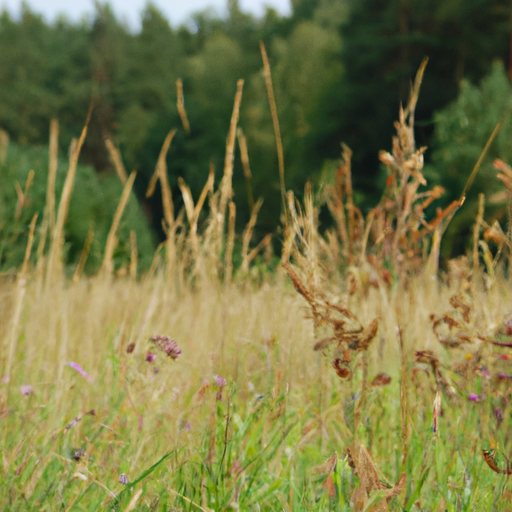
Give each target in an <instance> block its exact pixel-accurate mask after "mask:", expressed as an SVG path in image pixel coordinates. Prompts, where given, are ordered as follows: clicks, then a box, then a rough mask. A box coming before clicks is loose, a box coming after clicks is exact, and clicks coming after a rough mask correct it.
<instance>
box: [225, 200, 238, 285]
mask: <svg viewBox="0 0 512 512" xmlns="http://www.w3.org/2000/svg"><path fill="white" fill-rule="evenodd" d="M235 218H236V206H235V203H234V202H233V201H230V202H229V218H228V238H227V242H226V262H225V265H226V280H227V281H228V282H229V281H230V280H231V277H232V276H233V247H234V245H235Z"/></svg>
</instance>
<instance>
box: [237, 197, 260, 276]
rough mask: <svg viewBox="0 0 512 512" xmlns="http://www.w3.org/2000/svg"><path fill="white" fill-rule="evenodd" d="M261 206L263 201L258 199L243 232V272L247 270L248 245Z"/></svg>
mask: <svg viewBox="0 0 512 512" xmlns="http://www.w3.org/2000/svg"><path fill="white" fill-rule="evenodd" d="M262 204H263V200H262V199H259V200H258V202H257V203H256V204H255V205H254V208H253V210H252V213H251V218H250V219H249V222H248V223H247V226H246V228H245V230H244V236H243V241H242V269H243V271H244V272H245V271H247V270H249V262H248V259H247V257H248V254H249V244H250V243H251V238H252V232H253V231H254V226H255V225H256V220H257V218H258V212H259V211H260V208H261V205H262Z"/></svg>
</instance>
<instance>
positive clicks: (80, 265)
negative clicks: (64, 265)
mask: <svg viewBox="0 0 512 512" xmlns="http://www.w3.org/2000/svg"><path fill="white" fill-rule="evenodd" d="M93 240H94V229H93V228H92V226H91V227H90V229H89V232H88V233H87V238H86V239H85V243H84V248H83V249H82V253H81V254H80V259H79V260H78V265H77V266H76V270H75V273H74V274H73V282H75V283H77V282H78V281H79V280H80V277H81V276H82V272H83V271H84V267H85V263H86V261H87V258H88V257H89V252H90V250H91V246H92V241H93Z"/></svg>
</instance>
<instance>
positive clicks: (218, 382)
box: [213, 375, 227, 401]
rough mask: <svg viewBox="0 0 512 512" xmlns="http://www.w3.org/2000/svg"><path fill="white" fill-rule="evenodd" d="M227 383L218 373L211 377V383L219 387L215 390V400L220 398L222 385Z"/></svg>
mask: <svg viewBox="0 0 512 512" xmlns="http://www.w3.org/2000/svg"><path fill="white" fill-rule="evenodd" d="M226 384H227V382H226V379H224V378H223V377H221V376H220V375H215V376H214V377H213V385H214V386H216V387H218V388H219V391H217V400H218V401H220V400H222V390H223V389H224V386H225V385H226Z"/></svg>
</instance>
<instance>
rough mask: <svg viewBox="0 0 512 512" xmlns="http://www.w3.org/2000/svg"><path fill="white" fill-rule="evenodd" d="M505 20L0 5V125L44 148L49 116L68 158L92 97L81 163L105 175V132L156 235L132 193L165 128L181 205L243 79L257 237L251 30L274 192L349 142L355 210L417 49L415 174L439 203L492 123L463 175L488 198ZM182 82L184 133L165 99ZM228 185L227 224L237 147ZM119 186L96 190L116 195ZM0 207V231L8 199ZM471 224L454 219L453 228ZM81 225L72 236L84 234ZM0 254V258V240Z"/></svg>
mask: <svg viewBox="0 0 512 512" xmlns="http://www.w3.org/2000/svg"><path fill="white" fill-rule="evenodd" d="M511 26H512V5H511V3H510V0H442V1H441V0H435V1H431V0H292V13H291V15H290V16H288V17H283V16H281V15H279V14H278V13H277V12H276V11H275V10H273V9H270V8H267V10H266V13H265V15H264V16H263V17H262V18H255V17H254V16H252V15H249V14H247V13H244V12H242V11H241V9H240V7H239V4H238V2H237V0H228V15H227V17H226V18H217V17H214V16H212V14H211V13H210V12H209V11H204V12H199V13H197V14H195V15H194V16H193V17H192V21H191V22H190V23H188V24H186V25H184V26H179V27H172V26H171V24H170V23H169V21H168V20H167V19H166V18H165V17H164V16H163V15H162V13H161V12H159V10H158V9H157V8H156V7H155V6H154V5H153V4H151V3H148V4H147V6H146V8H145V10H144V11H143V13H142V25H141V29H140V31H137V32H135V31H133V30H131V29H130V28H129V27H128V26H126V25H125V24H123V23H121V22H120V21H119V20H118V19H116V17H115V16H114V14H113V12H112V10H111V9H110V8H109V6H108V4H101V3H96V7H95V13H94V15H93V16H92V17H91V18H90V19H89V20H88V21H83V22H81V23H72V22H69V21H67V20H66V19H65V18H61V19H58V20H57V21H55V22H52V23H47V22H45V21H44V20H43V19H42V17H41V16H40V15H39V14H37V13H35V12H32V11H31V10H30V9H29V8H28V7H26V6H24V7H23V8H22V13H21V16H20V17H19V18H17V19H14V18H13V17H12V16H11V15H10V14H9V13H7V12H5V11H4V12H3V13H2V14H1V16H0V86H1V94H0V127H1V128H2V129H3V130H5V132H6V133H7V134H8V135H9V137H10V140H11V145H15V146H16V149H17V151H18V152H20V151H21V152H23V150H24V149H23V148H25V149H26V151H27V152H28V151H29V149H30V150H32V149H33V148H36V149H37V148H38V147H39V148H42V147H45V146H47V144H48V133H49V124H50V120H51V119H52V118H56V119H58V121H59V123H60V147H61V153H62V155H63V157H64V156H65V155H66V154H67V148H68V147H69V145H70V144H71V141H72V139H73V138H75V137H78V135H79V134H80V131H81V129H82V126H83V123H84V120H85V117H86V114H87V111H88V107H89V104H90V103H91V100H92V102H93V110H92V118H91V122H90V129H89V134H88V136H87V139H86V142H85V146H84V149H83V151H82V156H81V161H82V163H83V164H87V165H89V166H90V168H92V169H94V171H95V172H96V174H98V176H100V177H101V176H108V175H109V174H113V172H114V171H113V165H112V163H111V161H110V159H109V154H108V152H107V150H106V147H105V143H104V140H105V138H107V137H109V138H111V139H112V140H113V141H114V142H115V143H116V144H117V145H118V146H119V148H120V150H121V153H122V156H123V159H124V162H125V165H126V167H127V168H128V169H130V170H131V169H136V170H137V171H138V175H137V179H136V182H135V189H136V192H137V196H138V197H139V200H140V203H141V204H142V206H143V211H144V212H145V214H146V217H147V219H148V223H149V224H150V225H151V226H152V228H151V229H152V231H153V235H152V237H153V240H154V241H156V240H157V239H158V237H161V236H162V233H161V231H160V219H161V217H162V213H161V210H160V208H161V206H160V205H161V200H160V198H159V197H158V193H157V194H156V195H155V196H154V197H153V199H151V200H146V199H145V197H144V194H145V191H146V188H147V186H148V183H149V180H150V178H151V176H152V174H153V172H154V168H155V164H156V161H157V159H158V154H159V152H160V148H161V146H162V143H163V140H164V139H165V136H166V134H167V133H168V132H169V130H171V129H173V128H177V129H178V131H177V134H176V136H175V139H174V140H173V142H172V146H171V148H170V151H169V153H168V157H167V165H168V173H169V182H170V185H171V187H172V189H173V191H174V192H175V195H176V197H175V199H176V203H177V205H178V206H179V205H180V197H181V196H180V194H179V188H178V186H177V182H178V178H179V177H183V178H184V180H185V181H186V182H187V183H188V184H189V186H190V187H191V190H192V193H193V195H194V197H197V195H198V194H199V192H200V190H201V188H202V186H203V185H204V183H205V181H206V178H207V175H208V171H209V168H210V166H211V165H213V166H214V168H215V169H216V177H217V178H219V176H220V174H221V172H222V165H223V159H224V151H225V143H226V135H227V132H228V128H229V122H230V116H231V111H232V108H233V98H234V95H235V91H236V84H237V80H239V79H243V80H244V89H243V99H242V106H241V115H240V123H239V124H240V127H241V130H242V132H243V134H244V135H245V137H246V140H247V147H248V154H249V159H250V167H251V169H252V183H251V187H252V194H253V196H254V197H255V198H260V197H261V198H263V199H264V207H263V209H262V211H261V212H260V215H259V220H258V227H257V233H260V234H264V233H268V232H274V231H275V230H276V227H277V226H278V224H279V216H280V200H281V199H280V189H279V173H278V161H277V153H276V149H275V147H276V146H275V139H274V132H273V127H272V117H271V112H270V109H269V103H268V100H267V91H266V87H265V79H264V74H263V66H262V56H261V53H260V41H261V42H263V43H264V45H265V48H266V50H267V53H268V56H269V59H270V65H271V69H272V78H273V85H274V92H275V98H276V104H277V110H278V115H279V122H280V128H281V133H282V137H283V148H284V162H285V179H286V187H287V188H289V189H292V190H294V191H295V192H296V194H297V195H298V196H299V197H300V194H301V191H302V190H303V188H304V184H305V183H306V181H308V180H309V181H311V182H312V183H313V184H314V185H315V186H320V184H321V183H322V182H328V181H329V180H331V179H332V176H333V172H334V169H335V168H336V165H337V160H338V158H339V155H340V143H345V144H347V145H348V146H349V147H350V148H351V149H352V151H353V154H354V156H353V173H354V183H355V189H356V190H357V193H358V195H357V196H356V198H357V200H358V202H359V206H361V207H363V208H365V207H367V206H368V205H370V204H373V203H374V202H375V199H376V198H377V197H378V195H379V194H380V191H381V190H382V185H383V183H385V173H384V172H383V170H382V169H381V167H380V165H379V160H378V151H379V150H380V149H389V148H390V146H391V137H392V136H393V134H394V127H393V122H394V120H395V119H396V117H397V113H398V108H399V105H400V102H405V101H406V99H407V96H408V93H409V89H410V82H411V80H412V78H413V77H414V74H415V71H416V69H417V68H418V66H419V64H420V63H421V61H422V60H423V58H424V57H428V58H429V63H428V66H427V70H426V73H425V79H424V83H423V86H422V91H421V96H420V101H419V104H418V110H417V114H416V138H417V143H418V145H421V146H423V145H426V146H429V150H428V151H427V153H426V158H427V162H428V163H429V166H428V169H427V178H429V179H430V180H433V181H434V182H435V183H439V184H441V185H443V186H445V187H446V188H447V189H448V190H449V193H448V194H447V198H446V201H448V200H450V193H451V194H453V196H457V194H460V192H461V190H462V188H463V186H464V183H465V181H466V180H467V177H468V175H469V174H470V172H471V169H472V167H473V165H474V164H475V162H476V160H477V159H478V155H479V154H480V152H481V150H482V148H483V147H484V146H485V143H486V141H487V139H488V137H489V136H490V134H491V132H492V130H493V128H494V126H495V125H496V123H497V122H498V121H499V120H500V119H501V120H502V128H501V131H500V133H499V135H498V137H497V139H496V141H495V143H494V144H493V146H492V148H491V150H490V151H489V154H488V159H487V163H486V165H487V167H486V165H484V166H483V168H482V171H481V173H480V175H479V179H477V182H476V186H475V194H476V192H477V191H481V190H484V191H485V192H488V193H491V192H495V191H496V190H497V189H498V188H499V182H498V180H496V179H494V178H490V177H489V176H490V174H492V173H493V171H492V168H491V165H490V163H489V162H491V161H492V158H493V157H497V156H499V157H500V158H502V159H504V160H505V161H507V160H511V159H512V145H511V144H510V140H511V137H512V127H511V126H510V121H509V116H508V110H509V107H510V105H511V104H512V89H511V86H510V78H511V75H512V64H511V60H510V59H511V53H510V48H511V41H512V37H511ZM178 79H181V81H182V84H183V94H184V101H185V107H186V113H187V117H188V121H189V125H190V129H189V130H186V129H185V128H184V127H183V123H182V120H181V119H180V116H179V112H178V108H177V88H176V83H177V80H178ZM16 161H20V160H19V158H18V160H16ZM2 165H3V166H4V167H3V169H4V172H3V178H2V175H0V178H1V179H2V182H3V183H4V185H5V183H6V180H7V177H10V178H9V179H12V180H15V179H17V180H18V181H20V182H21V181H22V179H21V178H20V177H19V176H18V177H16V176H17V175H16V173H12V172H11V173H8V172H6V171H5V169H6V165H7V163H6V162H3V163H2ZM27 165H28V164H27ZM43 167H44V166H43ZM59 169H60V167H59ZM62 172H63V173H64V172H65V167H63V169H62ZM26 173H28V168H27V170H26V172H25V177H26ZM36 174H37V172H36ZM494 174H495V173H494ZM2 187H3V185H2ZM9 187H11V185H9ZM11 189H12V190H11V192H9V193H8V194H7V193H6V192H3V193H2V194H3V199H4V202H5V201H7V199H6V198H8V197H14V198H15V197H16V196H15V193H14V186H12V187H11ZM83 190H84V188H83V189H82V191H80V190H79V189H78V190H77V191H76V192H75V193H76V194H77V195H78V196H79V195H80V193H83ZM116 190H117V189H116ZM234 190H235V193H236V201H237V222H239V223H240V225H243V224H245V223H246V222H247V220H248V218H249V216H250V199H249V196H250V193H249V192H248V189H247V184H246V181H245V180H244V173H243V170H242V164H241V160H240V155H239V153H238V149H237V154H236V155H235V173H234ZM9 194H10V195H9ZM116 194H117V192H116ZM475 194H473V196H470V197H469V199H468V202H469V203H471V201H474V197H475ZM117 197H118V196H115V197H112V198H109V197H107V196H105V198H104V199H103V200H104V201H109V200H111V201H113V202H114V203H115V202H116V201H117ZM141 211H142V210H141ZM467 212H468V213H467V217H468V218H469V217H471V215H474V213H471V208H468V209H467ZM0 215H1V216H3V217H2V219H0V228H1V229H4V230H5V229H7V228H6V226H7V225H8V224H9V222H10V221H8V220H6V219H7V216H8V213H6V208H5V207H2V208H0ZM325 222H328V220H325ZM465 222H466V224H465ZM467 222H468V220H467V219H465V218H464V215H461V221H460V223H459V224H460V226H461V229H467V225H468V224H467ZM82 231H83V234H82V235H80V236H79V237H78V238H79V239H80V240H77V247H78V246H79V245H80V244H82V243H83V239H84V238H85V237H86V235H87V229H86V228H83V229H82ZM452 239H453V242H451V243H450V244H449V245H450V249H449V250H453V251H456V250H460V247H459V248H457V237H456V236H455V235H453V237H452ZM77 250H78V249H77ZM71 253H73V251H72V250H71ZM0 258H4V261H2V264H6V261H5V258H6V256H5V254H3V256H2V254H1V251H0Z"/></svg>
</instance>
